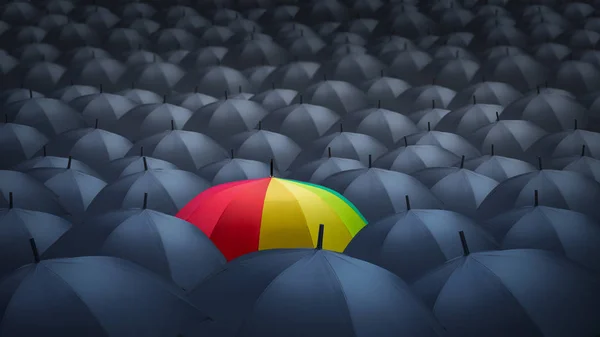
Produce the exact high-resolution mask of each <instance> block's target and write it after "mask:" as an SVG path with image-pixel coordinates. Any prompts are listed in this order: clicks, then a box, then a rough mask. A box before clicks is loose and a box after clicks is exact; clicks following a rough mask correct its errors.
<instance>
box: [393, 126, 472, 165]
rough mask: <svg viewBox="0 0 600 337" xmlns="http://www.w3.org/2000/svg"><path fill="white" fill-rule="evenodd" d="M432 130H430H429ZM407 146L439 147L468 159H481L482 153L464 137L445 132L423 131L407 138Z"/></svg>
mask: <svg viewBox="0 0 600 337" xmlns="http://www.w3.org/2000/svg"><path fill="white" fill-rule="evenodd" d="M428 129H430V128H428ZM405 144H406V145H437V146H440V147H442V148H443V149H446V150H448V151H450V152H452V153H454V154H455V155H457V156H465V157H466V158H467V159H471V158H475V157H479V156H480V155H481V153H480V152H479V150H477V149H476V148H475V147H474V146H473V145H471V144H470V143H469V142H468V141H467V140H466V139H464V138H463V137H461V136H459V135H457V134H454V133H449V132H443V131H431V130H428V131H423V132H419V133H415V134H412V135H409V136H407V137H406V141H405Z"/></svg>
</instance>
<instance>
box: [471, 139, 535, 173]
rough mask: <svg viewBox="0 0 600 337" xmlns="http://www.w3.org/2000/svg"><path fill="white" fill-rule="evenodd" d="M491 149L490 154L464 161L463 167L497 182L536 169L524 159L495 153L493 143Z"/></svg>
mask: <svg viewBox="0 0 600 337" xmlns="http://www.w3.org/2000/svg"><path fill="white" fill-rule="evenodd" d="M491 150H492V151H491V154H490V155H483V156H481V157H478V158H473V159H471V160H468V161H466V162H465V163H464V167H465V168H466V169H468V170H471V171H473V172H475V173H479V174H482V175H484V176H486V177H489V178H492V179H494V180H496V181H498V182H503V181H505V180H506V179H509V178H512V177H515V176H518V175H521V174H525V173H529V172H533V171H535V170H536V168H535V166H533V165H531V164H530V163H528V162H526V161H522V160H518V159H514V158H509V157H504V156H498V155H496V153H495V150H494V145H492V146H491Z"/></svg>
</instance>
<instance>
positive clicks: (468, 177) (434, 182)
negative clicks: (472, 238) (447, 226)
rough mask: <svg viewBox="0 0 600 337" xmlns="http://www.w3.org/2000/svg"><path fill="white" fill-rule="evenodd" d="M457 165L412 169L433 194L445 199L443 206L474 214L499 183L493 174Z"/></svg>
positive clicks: (472, 215)
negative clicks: (491, 176)
mask: <svg viewBox="0 0 600 337" xmlns="http://www.w3.org/2000/svg"><path fill="white" fill-rule="evenodd" d="M463 163H464V156H463V159H462V161H461V166H460V167H458V168H457V167H433V168H427V169H424V170H421V171H417V172H415V173H412V176H413V177H415V178H417V179H418V180H419V181H420V182H422V183H423V184H424V185H425V186H427V187H428V188H429V189H430V190H431V192H432V193H433V195H434V196H435V197H436V198H438V199H439V200H440V201H441V202H443V203H444V205H445V206H446V209H449V210H452V211H455V212H458V213H461V214H464V215H467V216H469V217H472V218H474V217H475V216H476V215H477V208H478V207H479V206H480V205H481V203H482V202H483V200H484V199H485V197H486V196H487V195H489V194H490V192H491V191H492V190H493V189H494V188H495V187H496V186H498V182H497V181H496V180H494V179H492V178H489V177H487V176H484V175H482V174H479V173H475V172H473V171H470V170H468V169H465V168H464V164H463Z"/></svg>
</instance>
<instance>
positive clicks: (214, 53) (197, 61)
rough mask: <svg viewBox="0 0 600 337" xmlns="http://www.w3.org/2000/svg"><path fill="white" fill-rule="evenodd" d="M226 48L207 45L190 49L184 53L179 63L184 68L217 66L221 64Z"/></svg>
mask: <svg viewBox="0 0 600 337" xmlns="http://www.w3.org/2000/svg"><path fill="white" fill-rule="evenodd" d="M227 51H228V49H227V48H226V47H222V46H208V47H206V48H201V49H197V50H193V51H190V52H189V53H187V54H186V55H185V57H184V58H183V59H181V62H179V65H180V66H181V67H183V68H186V69H190V70H192V69H194V68H203V67H211V66H217V65H220V64H221V61H222V60H223V57H224V56H225V54H227Z"/></svg>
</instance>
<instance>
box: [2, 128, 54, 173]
mask: <svg viewBox="0 0 600 337" xmlns="http://www.w3.org/2000/svg"><path fill="white" fill-rule="evenodd" d="M46 143H48V138H46V136H44V135H43V134H42V133H40V132H39V131H37V130H36V129H34V128H32V127H30V126H27V125H20V124H14V123H2V124H0V157H1V158H2V160H1V161H0V169H10V168H12V167H14V166H15V165H17V164H20V163H22V162H24V161H25V160H27V159H30V158H31V157H33V156H34V155H35V153H37V152H38V151H39V150H40V149H41V148H42V147H43V146H44V145H46Z"/></svg>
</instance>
